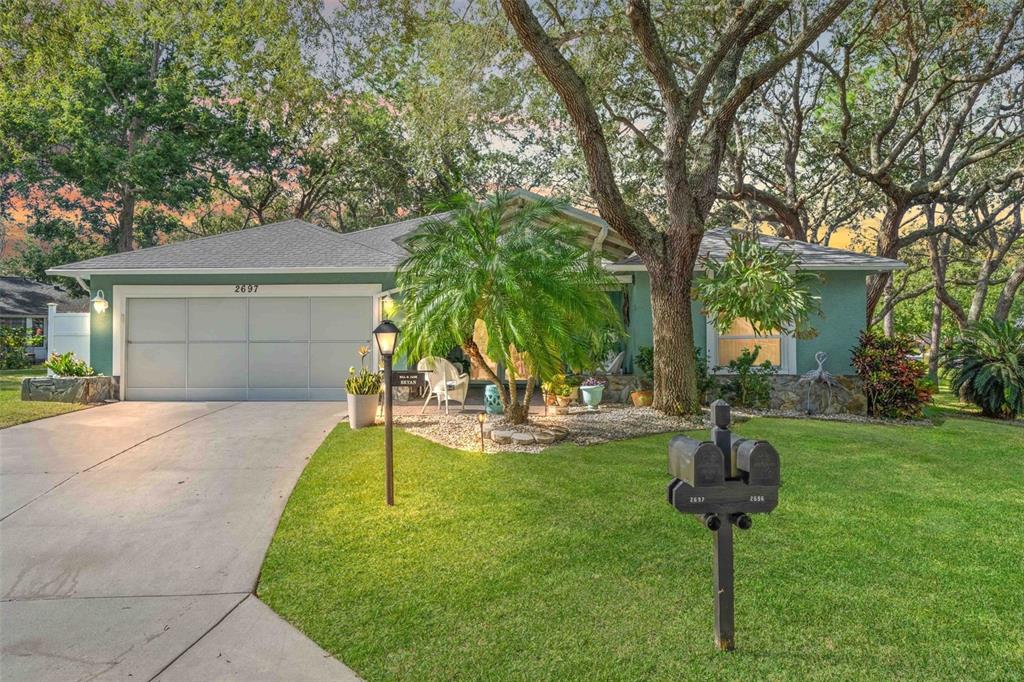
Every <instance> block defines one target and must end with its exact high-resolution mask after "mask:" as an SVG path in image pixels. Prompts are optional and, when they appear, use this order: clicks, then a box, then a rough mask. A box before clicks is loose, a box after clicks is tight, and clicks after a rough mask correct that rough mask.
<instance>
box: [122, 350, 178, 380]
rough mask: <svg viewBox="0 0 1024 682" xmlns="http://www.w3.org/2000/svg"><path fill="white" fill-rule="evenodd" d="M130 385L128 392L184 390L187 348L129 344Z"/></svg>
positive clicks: (128, 377) (128, 378)
mask: <svg viewBox="0 0 1024 682" xmlns="http://www.w3.org/2000/svg"><path fill="white" fill-rule="evenodd" d="M127 385H128V387H129V388H185V344H184V343H132V344H129V345H128V376H127Z"/></svg>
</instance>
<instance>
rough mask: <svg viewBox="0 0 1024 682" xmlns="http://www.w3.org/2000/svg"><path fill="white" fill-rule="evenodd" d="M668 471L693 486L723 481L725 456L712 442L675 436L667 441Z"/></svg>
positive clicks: (710, 484)
mask: <svg viewBox="0 0 1024 682" xmlns="http://www.w3.org/2000/svg"><path fill="white" fill-rule="evenodd" d="M668 473H669V475H670V476H673V477H675V478H678V479H679V480H681V481H685V482H686V483H687V484H689V485H691V486H693V487H694V488H703V487H705V486H713V485H722V484H723V483H725V456H724V455H723V454H722V451H721V450H720V449H719V447H718V446H717V445H715V444H714V443H709V442H707V441H703V442H701V441H698V440H694V439H693V438H687V437H686V436H676V437H674V438H673V439H672V440H670V441H669V442H668Z"/></svg>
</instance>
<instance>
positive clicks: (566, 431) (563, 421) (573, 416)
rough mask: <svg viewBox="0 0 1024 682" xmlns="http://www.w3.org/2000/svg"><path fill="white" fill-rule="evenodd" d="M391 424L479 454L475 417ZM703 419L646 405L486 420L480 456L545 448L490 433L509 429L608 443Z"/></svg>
mask: <svg viewBox="0 0 1024 682" xmlns="http://www.w3.org/2000/svg"><path fill="white" fill-rule="evenodd" d="M395 424H396V425H397V426H400V427H402V428H403V429H405V430H407V431H408V432H409V433H413V434H415V435H417V436H422V437H423V438H427V439H429V440H432V441H434V442H435V443H440V444H441V445H446V446H448V447H451V448H457V449H459V450H473V451H476V452H479V451H480V423H479V422H478V421H477V415H476V414H474V413H459V414H448V415H444V414H425V415H402V416H396V417H395ZM706 425H707V424H706V422H705V421H704V420H699V419H696V420H695V419H686V418H682V417H669V416H666V415H663V414H661V413H660V412H656V411H655V410H653V409H651V408H649V407H633V406H631V405H628V406H627V405H614V404H613V405H602V406H601V409H600V410H597V411H596V412H594V411H590V410H587V409H586V408H582V407H580V408H575V407H574V408H569V412H568V414H564V415H556V414H554V413H552V414H549V415H543V414H541V415H531V416H530V423H529V424H521V425H517V426H511V425H509V424H508V422H507V421H506V420H505V419H504V418H502V417H489V418H488V421H487V424H486V425H485V438H484V450H485V452H540V451H542V450H544V449H545V448H547V447H549V444H540V443H530V444H522V443H516V442H514V441H513V442H510V443H497V442H495V441H494V440H492V439H491V437H490V431H492V430H505V429H511V430H514V431H515V432H517V433H533V434H536V433H540V432H544V433H551V434H555V435H556V438H555V442H568V443H575V444H576V445H593V444H595V443H606V442H608V441H613V440H624V439H626V438H635V437H636V436H646V435H649V434H653V433H666V432H672V431H689V430H692V429H698V428H702V427H704V426H706Z"/></svg>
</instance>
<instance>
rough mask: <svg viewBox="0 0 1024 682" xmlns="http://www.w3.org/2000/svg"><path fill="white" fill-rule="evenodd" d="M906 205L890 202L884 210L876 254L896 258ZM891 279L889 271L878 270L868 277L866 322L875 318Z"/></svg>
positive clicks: (869, 322)
mask: <svg viewBox="0 0 1024 682" xmlns="http://www.w3.org/2000/svg"><path fill="white" fill-rule="evenodd" d="M907 208H908V205H907V204H906V203H903V202H891V203H890V204H889V206H888V208H886V210H885V216H884V217H883V218H882V224H881V225H880V226H879V227H878V242H877V249H876V255H878V256H881V257H883V258H896V256H897V255H899V250H900V244H899V240H900V225H902V224H903V216H904V215H906V212H907ZM891 280H892V273H891V272H880V273H878V274H877V275H874V276H872V277H871V278H869V282H868V297H867V311H866V312H867V316H866V319H867V323H868V325H869V326H870V325H871V321H872V320H873V319H875V308H877V307H878V302H879V301H880V300H882V294H884V293H885V288H886V286H888V284H889V282H890V281H891Z"/></svg>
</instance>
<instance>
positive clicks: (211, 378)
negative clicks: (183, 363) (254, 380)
mask: <svg viewBox="0 0 1024 682" xmlns="http://www.w3.org/2000/svg"><path fill="white" fill-rule="evenodd" d="M247 354H248V350H247V348H246V344H245V343H244V342H243V343H190V344H189V345H188V387H189V391H190V392H191V390H192V389H193V388H243V389H244V388H245V387H246V384H247V383H248V377H247V367H248V361H247Z"/></svg>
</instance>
